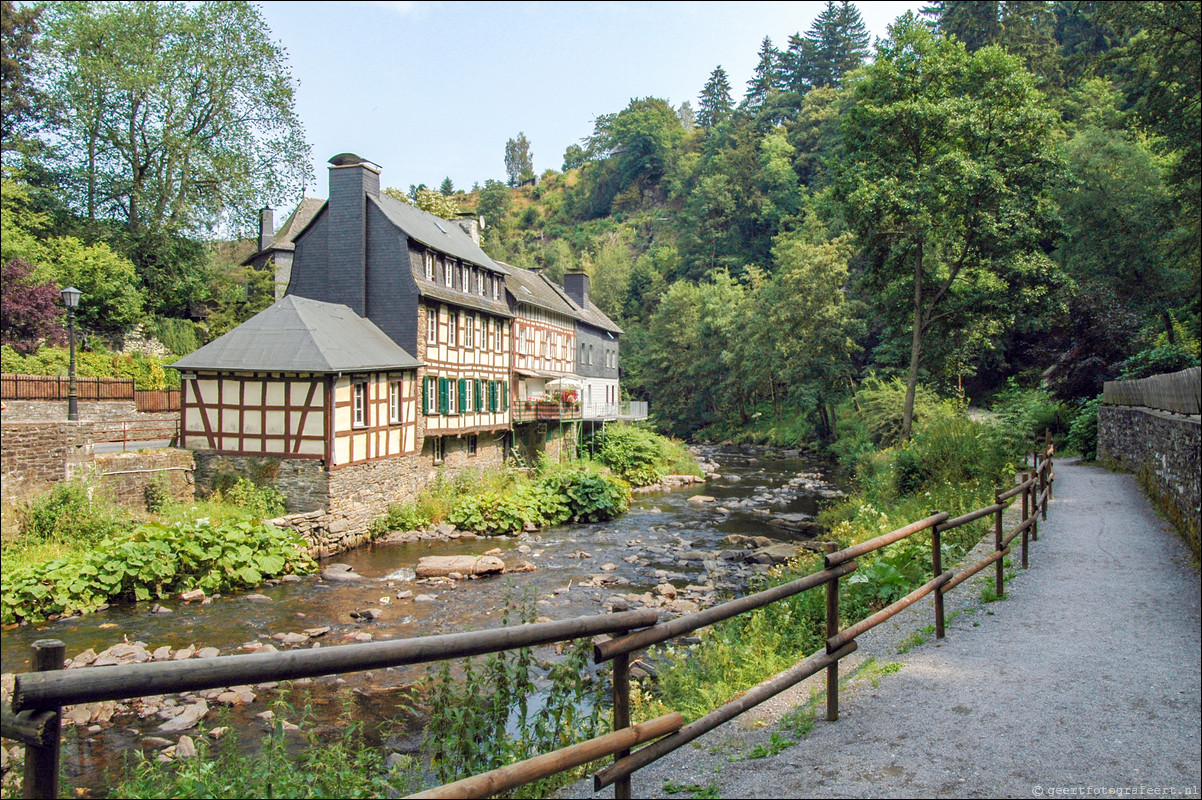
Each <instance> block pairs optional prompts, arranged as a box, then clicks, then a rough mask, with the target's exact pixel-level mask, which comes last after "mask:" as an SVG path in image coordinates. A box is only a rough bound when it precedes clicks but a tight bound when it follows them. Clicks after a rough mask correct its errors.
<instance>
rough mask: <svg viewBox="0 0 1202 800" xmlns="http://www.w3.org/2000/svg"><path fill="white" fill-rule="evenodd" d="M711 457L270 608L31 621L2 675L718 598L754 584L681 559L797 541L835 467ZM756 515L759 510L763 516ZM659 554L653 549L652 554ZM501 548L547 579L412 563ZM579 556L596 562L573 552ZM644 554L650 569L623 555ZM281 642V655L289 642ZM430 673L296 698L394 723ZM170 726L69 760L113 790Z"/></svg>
mask: <svg viewBox="0 0 1202 800" xmlns="http://www.w3.org/2000/svg"><path fill="white" fill-rule="evenodd" d="M704 456H705V457H706V458H709V459H711V460H715V461H717V462H718V463H719V470H720V473H721V475H722V477H721V478H719V479H717V480H711V481H710V482H709V483H708V484H704V485H698V486H693V487H688V488H682V489H676V490H673V491H670V492H649V493H642V494H636V495H635V499H634V502H633V503H632V504H631V508H630V510H629V512H628V513H626V514H625V515H623V516H622V517H620V518H618V519H616V520H611V521H609V522H604V523H595V524H588V525H564V526H560V527H556V528H551V529H548V530H545V531H541V532H539V533H535V534H528V535H523V536H520V537H515V538H510V537H490V538H480V539H475V540H466V539H458V540H451V541H445V542H444V541H422V542H415V543H404V544H383V545H375V546H367V547H363V548H360V549H358V550H355V551H352V552H348V553H343V554H340V555H338V556H335V557H334V558H332V559H330V561H337V562H341V563H345V564H349V565H350V566H351V567H352V568H353V569H354V570H355V571H356V572H357V573H359V574H360V575H362V576H363V579H362V580H359V581H353V582H323V581H320V580H318V579H317V577H316V576H307V577H304V578H302V579H301V580H300V581H299V582H295V583H279V584H277V585H274V586H264V587H261V588H260V589H258V590H257V591H258V593H260V594H263V595H266V596H267V597H268V598H270V599H271V602H252V601H250V600H247V599H246V596H245V594H235V595H229V596H224V597H219V598H216V599H214V601H213V602H212V603H210V604H207V605H186V604H184V603H182V602H179V601H178V599H177V598H172V599H171V600H168V601H166V602H165V603H164V604H165V605H168V606H170V607H171V608H173V609H174V613H171V614H151V613H149V609H150V605H151V604H149V603H143V604H140V605H138V606H120V607H114V608H110V609H107V610H105V611H102V612H98V613H95V614H91V615H88V616H84V617H73V618H70V619H66V620H59V621H56V622H50V623H44V624H39V625H27V626H21V627H18V628H15V629H12V630H8V631H4V632H2V633H0V645H2V647H0V667H2V669H3V671H4V672H14V671H23V670H25V669H27V668H28V667H27V658H28V653H29V645H30V644H31V643H32V642H33V641H35V640H37V639H43V638H57V639H61V640H63V641H64V642H65V643H66V646H67V647H66V652H67V657H68V658H71V657H72V656H74V655H76V654H77V653H80V652H82V651H84V650H87V649H88V648H92V649H94V650H95V651H96V652H100V651H101V650H103V649H104V648H106V647H109V646H110V645H112V644H114V643H116V642H119V641H121V640H122V638H123V637H125V638H126V639H127V640H128V641H141V642H145V643H146V644H147V645H149V646H150V648H151V649H154V648H155V647H159V646H161V645H170V646H171V647H172V648H180V647H186V646H187V645H189V644H194V645H195V646H196V647H197V648H201V647H216V648H218V649H220V650H221V652H222V654H226V653H231V652H235V651H236V650H237V648H238V647H239V646H240V645H242V644H243V643H246V642H250V641H254V640H260V641H264V642H267V641H270V640H269V639H268V638H266V637H269V636H270V635H272V634H276V633H284V632H289V631H296V632H299V631H301V630H302V629H304V628H313V627H318V626H329V627H330V629H331V630H330V632H329V633H328V634H326V635H325V636H323V637H321V638H320V639H319V640H317V641H319V642H320V643H321V644H322V646H330V645H337V644H344V643H348V642H350V641H354V640H353V639H351V638H349V637H353V636H354V635H356V634H359V633H363V632H366V633H370V634H371V635H372V637H373V639H374V640H377V641H378V640H381V639H391V638H407V637H414V636H424V635H430V634H438V633H452V632H457V631H467V630H477V629H482V628H490V627H496V626H498V625H500V624H501V616H502V611H503V607H504V605H505V601H506V597H507V596H512V595H513V594H514V593H515V590H517V591H522V590H525V591H531V592H534V593H536V597H537V598H538V599H537V606H536V613H537V614H538V615H539V616H540V617H548V618H551V619H564V618H568V617H574V616H580V615H585V614H596V613H602V612H603V611H604V610H605V608H604V604H605V602H606V601H607V600H608V599H610V598H611V597H613V596H614V595H617V594H626V593H632V592H633V593H641V592H644V591H648V590H652V589H653V588H654V587H655V586H656V585H657V584H660V583H664V582H665V581H666V582H670V583H673V584H675V585H676V586H678V587H684V586H685V585H687V584H697V585H703V584H705V583H706V582H707V580H712V581H713V582H714V583H715V585H716V587H717V589H718V591H719V594H721V593H723V592H725V593H727V594H731V593H738V592H739V591H740V590H741V588H742V583H743V579H744V577H745V576H743V575H740V574H732V573H731V571H730V570H728V569H727V567H728V566H729V565H727V564H725V563H722V564H721V565H720V566H716V565H715V564H714V562H713V561H709V562H706V563H708V564H709V566H710V567H711V568H714V571H713V572H709V571H708V570H707V568H706V563H703V562H702V561H683V560H681V559H680V558H679V556H680V555H681V554H682V553H684V552H686V551H689V550H718V549H721V547H722V546H721V545H720V544H719V543H718V542H719V540H720V539H721V538H722V537H724V536H727V535H729V534H733V533H739V534H745V535H757V536H767V537H770V538H772V539H774V540H777V541H793V540H796V539H797V538H799V537H798V534H797V533H795V532H792V531H788V530H786V529H783V528H779V527H775V526H772V525H770V524H768V522H767V517H766V516H765V515H764V513H763V511H764V510H767V511H769V512H770V513H771V514H780V513H793V514H797V513H801V514H813V513H815V512H816V511H817V510H818V508H819V506H820V505H821V503H822V502H823V501H822V500H821V499H820V498H819V497H818V496H817V495H816V494H815V493H812V492H808V491H805V490H800V491H799V490H798V489H797V488H796V487H793V488H791V487H789V486H788V482H789V480H790V479H792V478H794V476H796V475H797V474H798V473H802V472H805V473H812V472H814V471H820V472H822V473H824V474H827V473H828V470H829V465H828V464H825V463H818V462H815V461H813V460H809V459H805V458H801V457H791V458H790V457H783V456H780V455H774V454H773V453H772V451H767V452H765V451H762V450H755V451H749V450H747V449H739V448H726V449H715V450H707V451H705V453H704ZM828 480H830V477H829V475H828ZM697 494H707V495H710V496H713V497H715V498H717V500H716V502H714V503H705V504H698V503H690V502H688V498H689V497H691V496H693V495H697ZM721 506H725V507H727V508H729V509H730V513H729V514H724V513H721V512H720V511H718V510H717V508H718V507H721ZM753 509H760V511H759V512H758V513H755V512H754V511H753ZM647 547H653V548H655V550H654V551H649V550H647V549H646V548H647ZM493 548H500V549H501V550H502V551H504V552H503V554H502V558H503V559H504V560H505V561H506V563H508V564H510V565H513V564H514V563H516V562H517V561H520V560H527V561H530V562H531V563H532V564H534V565H535V566H536V567H537V569H536V571H534V572H531V573H521V574H514V575H506V576H502V577H499V578H487V579H481V580H465V581H460V582H458V584H457V585H456V587H455V588H454V589H447V588H444V587H436V586H428V585H422V584H418V583H416V582H415V581H414V576H413V568H414V566H415V565H416V564H417V561H418V559H419V558H421V557H422V556H427V555H475V554H481V553H484V552H485V551H488V550H491V549H493ZM579 551H584V552H587V553H589V554H590V555H591V556H592V557H591V558H579V557H577V558H573V557H571V556H572V555H573V554H575V553H578V552H579ZM636 554H637V555H639V556H640V557H641V558H642V559H643V561H645V562H647V563H646V564H643V563H629V562H627V561H625V560H623V558H624V557H629V556H633V555H636ZM610 563H612V564H614V565H616V567H617V569H616V570H613V571H612V572H608V573H602V571H601V569H600V567H601V565H603V564H610ZM598 574H610V575H618V576H621V577H623V578H625V579H627V580H629V581H630V584H629V585H627V586H617V587H606V588H599V587H598V588H583V587H578V584H579V583H580V582H581V581H584V580H587V579H588V578H589V577H590V576H594V575H598ZM566 586H571V587H573V588H572V589H571V591H568V592H566V593H562V594H555V593H554V591H555V590H556V589H561V588H563V587H566ZM404 590H409V591H412V592H413V594H414V595H418V594H429V595H435V599H434V600H433V601H432V602H420V603H419V602H414V601H412V600H398V599H396V598H395V596H396V594H397V593H398V592H401V591H404ZM367 608H377V609H381V610H382V611H383V615H382V616H381V617H380V618H379V619H377V620H375V621H372V622H361V621H357V620H355V619H353V618H351V617H350V612H352V611H356V610H360V609H367ZM273 643H274V644H277V646H279V645H278V642H273ZM280 647H281V649H284V648H283V647H282V646H280ZM548 652H549V651H548ZM424 674H425V667H411V668H403V669H401V670H383V671H376V672H374V673H355V674H348V675H345V676H342V677H341V678H339V677H337V676H331V677H327V678H320V679H317V680H316V681H314V682H312V683H311V684H310V686H309V688H308V689H307V690H306V694H305V699H303V700H302V699H300V698H297V697H295V696H294V697H292V698H290V699H291V700H293V701H299V702H309V703H311V704H312V706H313V707H314V720H313V724H315V725H316V726H317V727H318V729H319V730H320V729H322V728H323V727H326V726H328V727H330V728H335V727H337V725H338V722H337V720H338V716H339V714H340V713H342V712H343V710H344V703H349V704H350V709H351V713H353V715H354V717H355V718H356V719H360V720H363V721H366V722H369V723H371V722H379V721H383V720H386V719H391V718H394V717H395V715H396V714H397V711H398V703H400V702H401V701H402V700H403V697H402V696H401V694H400V692H399V689H400V688H401V687H403V686H405V685H407V684H410V683H411V682H412V681H413V680H415V679H417V678H418V677H419V676H421V675H424ZM273 696H274V693H273V692H266V691H261V692H258V699H257V700H256V702H255V703H253V704H251V705H248V706H243V707H235V708H232V709H229V710H228V711H224V712H220V713H215V712H212V711H211V712H210V714H209V716H208V717H206V719H205V724H206V725H207V726H209V727H212V726H214V725H217V724H225V723H223V722H220V721H219V718H220V717H223V716H228V724H231V725H234V726H236V727H237V728H239V729H241V730H243V731H245V732H246V734H247V735H246V736H244V741H245V740H250V741H252V742H253V740H254V739H255V738H257V736H256V735H254V734H256V733H257V732H258V731H262V730H266V727H267V726H266V724H265V723H263V722H262V721H260V720H257V719H255V718H254V714H256V713H259V712H261V711H263V710H265V709H266V708H267V707H268V705H269V704H270V702H271V701H272V699H273ZM210 707H211V708H215V707H216V704H215V703H212V702H210ZM160 721H161V720H158V719H153V718H151V719H147V720H142V721H139V720H137V719H136V717H133V716H127V717H121V716H118V717H114V719H113V723H112V725H111V727H105V729H104V730H101V731H100V732H98V733H95V734H88V733H81V734H80V736H79V739H78V741H75V742H73V743H71V744H69V745H68V746H67V747H65V748H64V752H63V759H64V763H65V764H66V767H67V771H68V774H70V775H71V776H72V782H73V785H75V786H77V787H79V786H87V787H89V788H91V789H92V790H93V791H94V792H96V793H103V792H104V787H105V783H106V781H105V780H104V778H103V773H104V772H105V770H106V769H107V768H109V767H111V766H113V765H114V764H119V762H120V759H119V758H114V757H113V756H114V753H115V751H119V750H125V749H128V748H130V747H133V746H137V745H138V744H139V742H140V740H141V737H143V736H145V735H150V734H151V733H153V732H154V730H153V729H154V727H155V726H157V724H158V723H159V722H160ZM392 730H393V731H394V734H393V735H391V736H385V737H384V739H385V740H386V741H387V742H388V743H389V744H390V746H393V747H397V748H399V749H412V747H413V745H414V744H415V741H416V740H415V734H414V729H413V726H404V725H402V726H392Z"/></svg>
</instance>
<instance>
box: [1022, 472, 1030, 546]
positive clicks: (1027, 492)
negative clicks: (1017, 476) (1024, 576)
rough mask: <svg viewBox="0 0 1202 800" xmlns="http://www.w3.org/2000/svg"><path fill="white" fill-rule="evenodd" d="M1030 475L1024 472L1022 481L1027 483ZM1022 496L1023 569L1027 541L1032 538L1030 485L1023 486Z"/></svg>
mask: <svg viewBox="0 0 1202 800" xmlns="http://www.w3.org/2000/svg"><path fill="white" fill-rule="evenodd" d="M1030 477H1031V476H1030V474H1029V473H1026V472H1024V473H1022V482H1023V483H1026V482H1027V481H1028V480H1029V479H1030ZM1022 497H1023V520H1022V525H1023V556H1022V564H1023V569H1026V568H1027V541H1028V539H1030V536H1029V535H1028V534H1030V533H1031V529H1030V528H1029V527H1027V515H1028V509H1029V508H1030V506H1031V487H1030V486H1024V487H1023V491H1022Z"/></svg>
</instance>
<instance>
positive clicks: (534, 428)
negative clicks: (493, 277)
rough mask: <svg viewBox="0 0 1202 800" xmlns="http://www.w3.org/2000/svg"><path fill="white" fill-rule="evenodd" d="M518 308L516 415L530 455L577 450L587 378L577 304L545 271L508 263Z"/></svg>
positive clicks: (517, 431) (520, 439)
mask: <svg viewBox="0 0 1202 800" xmlns="http://www.w3.org/2000/svg"><path fill="white" fill-rule="evenodd" d="M503 266H504V267H505V269H507V270H508V271H509V275H508V276H507V278H506V288H507V289H508V297H509V307H510V309H511V310H512V311H513V314H514V318H513V352H512V355H511V358H512V361H513V384H514V401H513V408H512V411H511V415H512V418H513V432H514V440H515V443H518V444H520V445H521V446H522V449H523V451H524V452H525V455H527V456H533V455H534V454H535V453H537V452H546V453H547V454H548V455H549V456H551V457H552V458H560V457H562V456H564V455H569V456H570V455H572V454H573V451H574V447H575V442H576V438H577V427H578V426H577V424H576V423H577V421H578V420H579V419H580V415H581V406H580V389H581V381H580V379H579V378H578V377H576V375H575V373H574V356H575V352H576V320H575V314H576V308H575V307H574V306H573V305H572V303H571V301H570V300H568V298H567V297H566V296H565V295H564V294H563V290H562V289H561V288H560V287H557V286H556V285H555V284H554V283H553V282H552V281H551V280H550V279H548V278H547V277H546V276H545V275H543V274H542V273H540V272H536V271H533V270H525V269H522V268H520V267H515V266H513V265H511V264H503Z"/></svg>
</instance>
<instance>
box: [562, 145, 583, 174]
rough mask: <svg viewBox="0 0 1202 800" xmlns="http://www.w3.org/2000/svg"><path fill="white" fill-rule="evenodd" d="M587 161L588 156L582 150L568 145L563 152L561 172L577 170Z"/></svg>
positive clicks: (577, 146) (579, 147)
mask: <svg viewBox="0 0 1202 800" xmlns="http://www.w3.org/2000/svg"><path fill="white" fill-rule="evenodd" d="M587 161H588V155H587V154H586V153H585V152H584V148H583V147H581V146H580V145H578V144H570V145H568V148H567V149H566V150H564V151H563V171H564V172H567V171H568V170H570V169H579V168H580V167H583V166H584V165H585V163H586V162H587Z"/></svg>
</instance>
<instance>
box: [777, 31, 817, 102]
mask: <svg viewBox="0 0 1202 800" xmlns="http://www.w3.org/2000/svg"><path fill="white" fill-rule="evenodd" d="M811 49H812V48H811V45H810V41H809V40H808V39H806V37H804V36H802V35H801V34H800V33H795V34H793V35H792V36H790V37H789V46H788V48H786V50H785V52H783V53H781V58H780V82H781V88H782V89H784V90H785V91H787V92H793V93H794V94H796V95H798V96H800V95H803V94H805V93H806V92H808V91H809V90H810V88H811V84H810V77H809V76H810V50H811Z"/></svg>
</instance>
